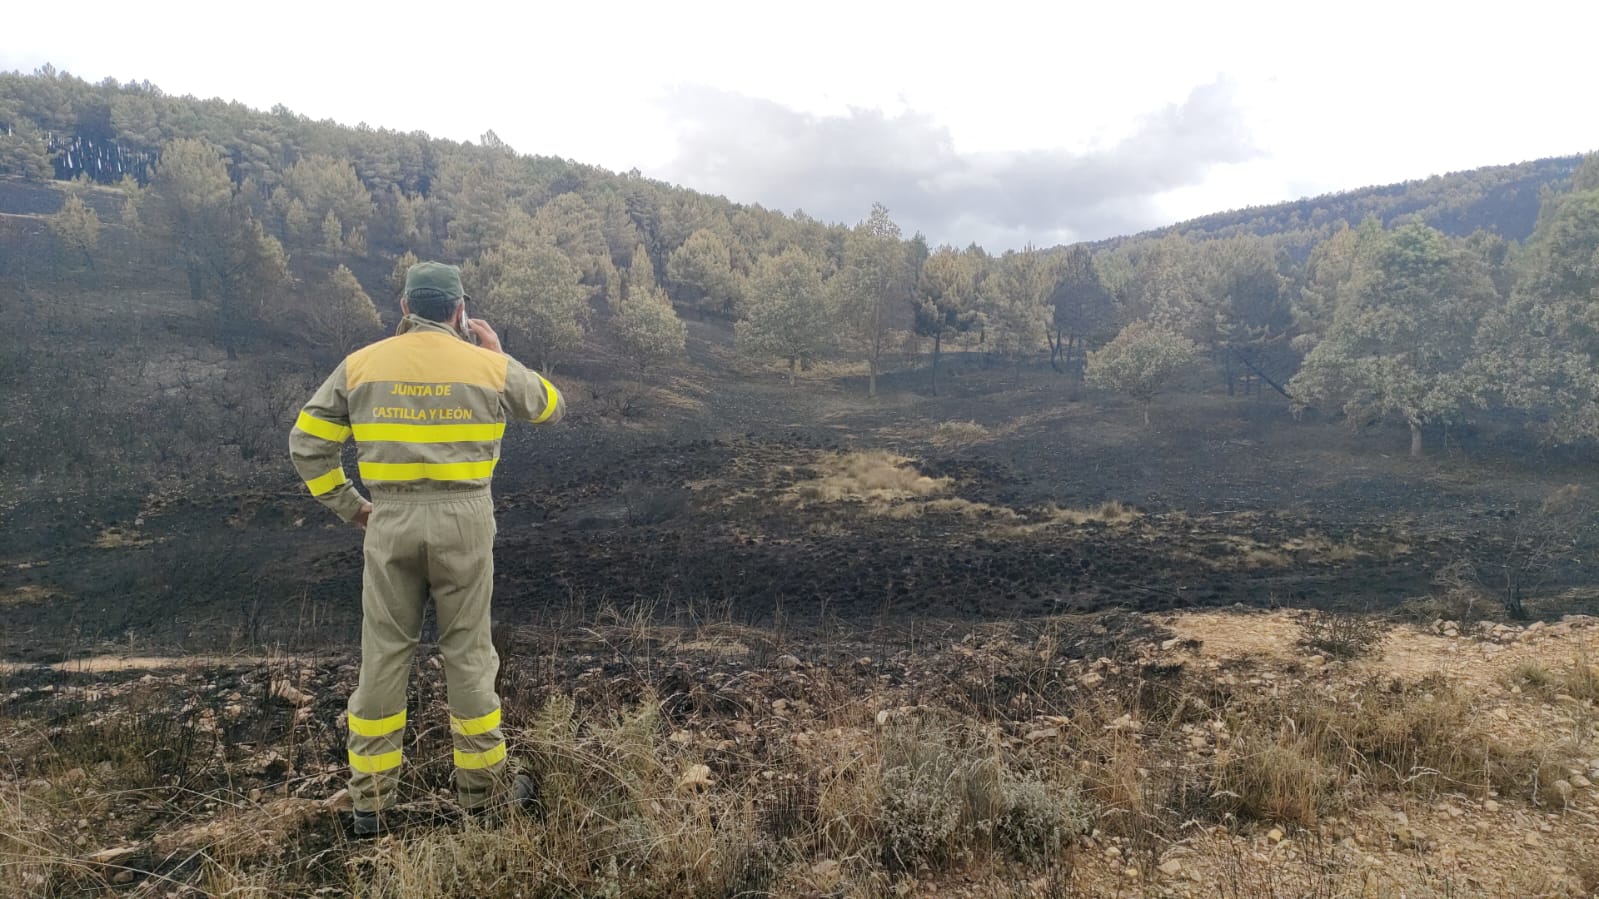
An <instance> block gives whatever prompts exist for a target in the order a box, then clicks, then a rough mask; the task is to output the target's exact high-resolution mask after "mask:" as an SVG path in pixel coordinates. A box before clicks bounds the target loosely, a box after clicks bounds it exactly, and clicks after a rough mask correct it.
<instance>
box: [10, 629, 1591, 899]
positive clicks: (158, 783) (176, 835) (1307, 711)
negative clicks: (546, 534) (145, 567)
mask: <svg viewBox="0 0 1599 899" xmlns="http://www.w3.org/2000/svg"><path fill="white" fill-rule="evenodd" d="M506 643H507V650H508V651H507V659H508V662H507V665H506V668H505V671H504V676H503V678H502V684H501V690H502V693H503V694H504V696H505V697H506V703H507V709H508V715H509V722H510V723H509V727H508V732H509V734H510V736H511V739H512V742H513V745H514V746H515V747H516V749H517V751H518V752H519V754H520V755H521V756H522V757H523V758H524V759H526V760H527V762H528V764H529V766H530V768H531V769H532V770H533V771H534V772H535V773H537V774H539V775H540V777H541V780H542V781H543V782H544V784H545V794H546V795H545V799H546V810H545V814H544V816H543V817H542V818H537V819H517V820H512V821H510V822H507V823H503V824H495V825H492V826H490V827H489V828H488V829H483V828H481V827H480V826H479V825H477V824H471V823H463V822H461V821H460V820H458V817H459V816H458V815H457V814H456V813H455V811H454V809H453V804H452V803H451V802H450V800H449V791H448V778H449V749H448V735H447V728H445V727H443V726H442V725H443V722H444V721H445V720H446V717H445V716H446V714H447V713H446V711H445V709H444V707H443V696H442V683H441V682H442V673H441V672H440V671H439V670H438V667H439V666H438V660H437V658H436V656H434V655H433V654H432V653H431V652H424V654H423V657H422V660H421V662H420V664H419V666H418V671H417V675H416V678H415V687H414V693H413V696H414V700H413V719H412V720H413V722H414V724H413V728H412V731H411V733H410V738H409V739H410V742H409V744H408V746H407V756H408V759H409V760H410V761H409V765H408V769H407V775H406V784H407V791H408V792H407V796H406V802H405V809H406V814H405V818H404V821H405V823H404V825H403V826H402V827H401V828H400V829H399V831H398V832H397V833H396V834H394V835H391V836H387V837H384V838H383V839H381V840H379V841H376V842H357V841H355V840H353V839H352V838H350V837H349V836H348V835H347V834H346V831H345V828H346V826H347V824H346V820H345V817H346V816H344V815H343V814H342V809H343V807H344V803H343V796H342V794H341V792H340V789H341V784H342V780H343V769H342V765H341V755H342V741H343V733H342V731H341V724H340V714H339V712H340V707H341V704H342V701H343V697H344V696H345V695H347V692H348V690H349V688H350V686H351V682H352V679H353V666H352V664H351V660H349V659H347V658H340V657H287V656H285V657H264V658H263V657H253V658H246V657H236V658H217V657H211V658H201V657H195V658H188V659H181V658H179V659H158V658H120V659H112V658H101V659H94V660H86V661H79V662H74V663H68V664H64V665H59V666H55V667H39V666H27V665H21V666H19V665H13V666H11V667H9V668H7V669H6V671H5V673H4V676H3V677H4V680H3V693H0V696H3V697H4V699H3V703H0V749H3V751H4V757H5V759H6V760H7V762H6V770H5V771H4V776H3V777H4V779H3V780H0V854H3V857H4V858H5V860H6V863H7V868H8V869H9V871H10V872H11V873H8V875H7V877H6V886H3V887H0V891H5V890H13V891H15V894H16V895H82V894H86V893H87V894H93V893H98V892H101V891H110V892H119V893H125V894H128V895H142V896H166V895H197V894H200V893H211V894H216V893H225V892H229V891H232V892H234V893H245V894H251V895H256V894H259V895H284V894H290V895H326V894H339V893H343V892H346V891H352V892H356V893H363V894H370V895H404V894H407V893H408V892H410V893H412V894H416V893H415V892H414V891H416V890H422V891H424V892H436V893H440V894H448V895H481V894H489V895H595V894H598V893H601V892H607V891H609V892H613V893H614V894H617V895H640V896H642V895H717V894H722V893H725V892H736V891H737V890H744V891H746V893H745V894H751V895H795V896H853V895H861V896H865V895H902V896H903V895H925V896H949V895H966V896H1013V895H1038V896H1058V895H1088V896H1117V895H1120V896H1205V895H1214V894H1217V893H1219V894H1220V895H1224V896H1240V897H1258V896H1372V897H1376V896H1395V895H1406V896H1508V895H1516V896H1581V895H1591V894H1592V893H1593V892H1594V891H1595V890H1599V851H1596V850H1599V790H1596V788H1595V783H1596V782H1599V770H1596V769H1599V705H1596V704H1599V665H1596V663H1599V620H1596V619H1593V618H1587V617H1582V616H1572V617H1568V618H1566V619H1565V620H1561V621H1556V622H1548V623H1541V622H1540V623H1533V624H1531V625H1527V626H1524V627H1523V626H1519V625H1507V624H1503V623H1499V624H1494V623H1487V624H1478V623H1476V622H1456V621H1441V620H1440V621H1436V622H1433V623H1431V624H1420V625H1409V624H1400V625H1395V624H1393V623H1391V622H1388V621H1375V620H1372V619H1366V618H1360V619H1346V618H1335V617H1333V616H1328V615H1325V614H1321V613H1298V612H1291V611H1274V612H1258V611H1255V612H1251V611H1242V610H1222V611H1189V612H1180V613H1174V614H1159V615H1143V614H1128V613H1120V612H1111V613H1098V614H1077V615H1066V616H1054V617H1047V618H1034V619H1024V620H1018V621H1015V622H1009V623H1002V624H1000V623H996V624H985V625H977V626H973V627H969V628H948V627H944V628H936V629H931V628H930V629H929V630H928V631H926V632H923V633H916V634H911V633H904V632H900V633H894V634H890V633H887V632H883V631H877V632H873V631H855V630H849V629H841V630H834V631H809V632H804V633H800V632H780V631H774V630H770V629H754V628H749V627H745V626H740V625H735V624H731V623H704V624H700V625H695V626H667V625H661V624H657V623H654V622H652V621H650V620H649V619H648V618H646V617H643V616H632V617H629V616H625V615H624V616H616V617H613V618H610V619H605V620H599V621H595V622H590V623H589V624H586V625H583V626H580V627H576V628H572V629H570V630H567V631H564V632H561V633H558V634H551V633H548V632H532V631H529V632H521V633H515V634H511V635H508V640H507V641H506ZM595 772H598V773H597V774H596V773H595ZM984 772H987V773H984ZM907 778H908V780H907ZM929 778H930V779H929ZM950 782H955V783H958V785H959V789H954V788H949V790H952V791H946V787H948V784H949V783H950ZM907 784H908V785H910V786H911V787H913V788H914V790H915V791H916V792H917V793H918V795H925V796H932V797H935V798H936V797H939V796H943V797H944V798H945V799H947V800H948V802H947V805H939V803H938V802H937V801H933V802H930V804H922V805H918V804H914V803H910V804H908V803H907V802H906V801H904V799H903V797H901V796H897V795H896V793H895V787H896V786H899V787H905V786H906V785H907ZM624 785H625V786H626V789H625V790H624V789H623V786H624ZM618 791H620V792H618ZM941 791H944V792H941ZM1029 791H1030V792H1029ZM1018 796H1019V797H1027V796H1031V797H1033V798H1031V799H1017V798H1015V797H1018ZM1007 797H1009V798H1007ZM618 803H621V804H622V806H625V807H626V808H628V809H630V811H627V812H625V813H624V812H619V811H618V810H617V809H618V808H619V807H620V806H618ZM984 809H987V811H984ZM1023 812H1025V814H1023ZM985 815H986V816H987V817H986V818H985V817H984V816H985ZM619 821H626V822H634V823H632V824H629V825H628V828H633V829H628V830H627V832H628V833H633V834H634V838H630V839H633V842H629V841H628V840H623V839H621V838H619V837H618V835H617V828H618V827H621V824H619V823H618V822H619ZM985 822H986V823H985ZM623 829H627V828H623ZM640 829H642V830H647V831H648V834H649V835H648V836H638V835H637V834H636V833H635V830H640ZM478 841H487V842H483V843H481V844H480V843H479V842H478ZM474 847H476V848H474ZM695 847H698V848H695ZM473 853H479V854H481V853H488V854H489V855H488V857H491V858H493V859H494V877H493V878H490V879H488V880H484V879H483V878H482V876H481V875H482V872H481V871H477V870H476V869H475V868H474V866H473V864H472V859H473ZM424 860H426V861H424ZM735 887H736V889H735Z"/></svg>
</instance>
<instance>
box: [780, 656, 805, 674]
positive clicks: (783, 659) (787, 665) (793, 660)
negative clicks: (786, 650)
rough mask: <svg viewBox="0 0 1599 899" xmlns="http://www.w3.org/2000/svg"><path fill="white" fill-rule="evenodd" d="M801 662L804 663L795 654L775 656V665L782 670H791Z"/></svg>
mask: <svg viewBox="0 0 1599 899" xmlns="http://www.w3.org/2000/svg"><path fill="white" fill-rule="evenodd" d="M803 664H805V663H804V662H801V661H800V660H799V658H798V657H797V656H791V655H781V656H778V657H777V667H779V668H781V669H783V670H784V671H793V670H794V669H795V668H798V667H800V666H801V665H803Z"/></svg>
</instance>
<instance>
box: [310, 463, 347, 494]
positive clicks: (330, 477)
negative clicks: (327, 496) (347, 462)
mask: <svg viewBox="0 0 1599 899" xmlns="http://www.w3.org/2000/svg"><path fill="white" fill-rule="evenodd" d="M345 480H346V479H345V477H344V469H342V468H335V469H333V470H332V471H330V472H328V473H327V474H325V475H322V476H321V477H318V478H312V479H311V480H309V481H306V482H305V486H307V487H309V488H311V495H312V496H321V495H322V494H324V493H332V492H333V491H335V490H337V489H339V488H340V487H342V486H344V482H345Z"/></svg>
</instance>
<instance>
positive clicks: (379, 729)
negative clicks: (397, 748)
mask: <svg viewBox="0 0 1599 899" xmlns="http://www.w3.org/2000/svg"><path fill="white" fill-rule="evenodd" d="M349 717H350V733H352V734H359V735H361V736H363V737H383V736H388V735H389V734H392V733H394V732H395V731H397V730H404V729H405V713H404V712H398V713H396V714H393V715H390V716H388V717H387V718H357V717H356V716H354V715H351V716H349Z"/></svg>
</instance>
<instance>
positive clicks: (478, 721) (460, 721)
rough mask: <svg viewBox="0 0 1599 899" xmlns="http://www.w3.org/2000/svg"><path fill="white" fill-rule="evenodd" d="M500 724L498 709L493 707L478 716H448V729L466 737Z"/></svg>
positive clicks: (484, 732) (485, 731) (486, 731)
mask: <svg viewBox="0 0 1599 899" xmlns="http://www.w3.org/2000/svg"><path fill="white" fill-rule="evenodd" d="M499 726H500V710H499V709H495V710H494V711H492V712H489V713H488V714H487V715H484V716H482V717H479V718H457V717H455V716H454V715H451V716H450V730H453V731H455V732H456V733H458V734H461V735H462V736H466V737H475V736H477V735H478V734H486V733H488V732H489V731H491V730H493V729H495V728H496V727H499Z"/></svg>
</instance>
